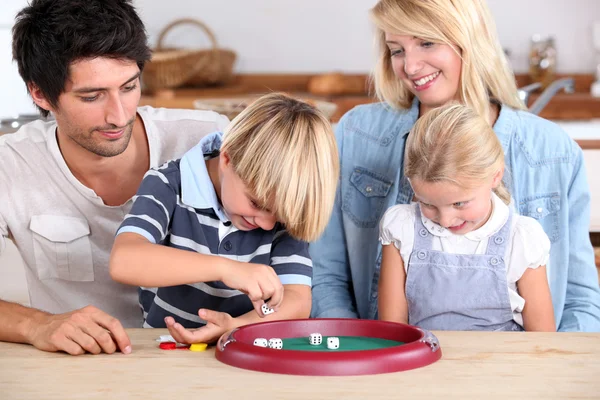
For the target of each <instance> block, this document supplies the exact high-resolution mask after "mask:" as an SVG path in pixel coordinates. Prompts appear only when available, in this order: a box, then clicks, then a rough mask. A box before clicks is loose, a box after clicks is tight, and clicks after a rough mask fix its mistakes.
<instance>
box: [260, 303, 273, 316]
mask: <svg viewBox="0 0 600 400" xmlns="http://www.w3.org/2000/svg"><path fill="white" fill-rule="evenodd" d="M261 308H262V312H263V314H264V315H269V314H272V313H273V312H275V310H273V309H272V308H269V306H268V305H267V303H264V304H263V305H262V307H261Z"/></svg>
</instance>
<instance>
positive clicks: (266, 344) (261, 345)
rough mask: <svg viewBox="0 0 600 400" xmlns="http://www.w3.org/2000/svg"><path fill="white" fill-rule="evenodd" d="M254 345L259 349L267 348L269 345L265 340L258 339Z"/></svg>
mask: <svg viewBox="0 0 600 400" xmlns="http://www.w3.org/2000/svg"><path fill="white" fill-rule="evenodd" d="M254 345H255V346H259V347H267V346H268V345H269V344H268V343H267V339H265V338H256V339H254Z"/></svg>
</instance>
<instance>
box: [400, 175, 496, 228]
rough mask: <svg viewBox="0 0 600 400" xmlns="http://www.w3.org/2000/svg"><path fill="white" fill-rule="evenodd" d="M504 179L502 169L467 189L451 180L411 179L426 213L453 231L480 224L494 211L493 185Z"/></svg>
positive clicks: (417, 197) (477, 226) (422, 208)
mask: <svg viewBox="0 0 600 400" xmlns="http://www.w3.org/2000/svg"><path fill="white" fill-rule="evenodd" d="M501 180H502V174H501V173H500V172H499V173H498V174H497V175H496V176H494V178H492V179H491V180H490V181H489V182H484V183H482V184H480V185H476V186H475V188H474V189H465V188H463V187H460V186H458V185H455V184H454V183H451V182H444V181H441V182H426V181H423V180H420V179H411V181H410V183H411V186H412V188H413V190H414V192H415V198H416V200H417V201H418V202H419V203H420V206H421V212H422V213H423V215H424V216H425V217H427V218H429V219H430V220H432V221H433V222H435V223H436V224H438V225H440V226H443V227H444V228H446V229H448V230H450V231H451V232H452V233H454V234H459V235H464V234H466V233H468V232H471V231H474V230H476V229H478V228H480V227H481V226H482V225H483V224H485V223H486V222H487V220H488V219H489V217H490V215H491V213H492V189H493V188H495V187H496V186H498V184H499V183H500V181H501Z"/></svg>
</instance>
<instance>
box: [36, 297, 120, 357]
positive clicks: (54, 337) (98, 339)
mask: <svg viewBox="0 0 600 400" xmlns="http://www.w3.org/2000/svg"><path fill="white" fill-rule="evenodd" d="M28 336H29V342H30V343H31V344H32V345H33V346H35V347H37V348H38V349H40V350H45V351H64V352H66V353H69V354H72V355H80V354H84V353H86V352H89V353H92V354H99V353H102V352H104V353H108V354H111V353H114V352H115V351H116V350H117V348H118V349H120V350H121V352H123V353H124V354H128V353H131V342H130V340H129V337H128V336H127V333H126V332H125V330H124V329H123V326H122V325H121V323H120V322H119V320H118V319H116V318H114V317H111V316H110V315H108V314H106V313H105V312H104V311H102V310H100V309H98V308H96V307H94V306H87V307H84V308H82V309H80V310H75V311H71V312H68V313H65V314H56V315H50V314H48V315H44V316H42V317H38V318H37V321H36V323H35V326H34V327H33V328H32V329H31V332H30V333H29V335H28Z"/></svg>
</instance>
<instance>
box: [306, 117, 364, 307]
mask: <svg viewBox="0 0 600 400" xmlns="http://www.w3.org/2000/svg"><path fill="white" fill-rule="evenodd" d="M345 120H346V119H345V117H343V118H342V119H341V120H340V122H339V123H338V125H337V127H336V129H335V137H336V140H337V144H338V151H339V154H340V170H341V169H342V168H343V166H342V162H343V160H342V152H343V135H344V127H345ZM340 176H341V175H340ZM309 251H310V256H311V258H312V260H313V264H314V268H313V283H312V303H313V304H312V311H311V316H312V317H313V318H358V313H357V311H356V306H355V304H356V299H355V298H354V290H353V288H352V276H351V273H350V263H349V261H348V249H347V244H346V237H345V233H344V224H343V220H342V196H341V184H340V183H339V182H338V186H337V189H336V195H335V204H334V206H333V212H332V213H331V218H330V219H329V224H328V225H327V228H326V229H325V232H324V233H323V235H322V236H321V237H320V238H319V240H317V241H315V242H313V243H311V244H310V247H309Z"/></svg>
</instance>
